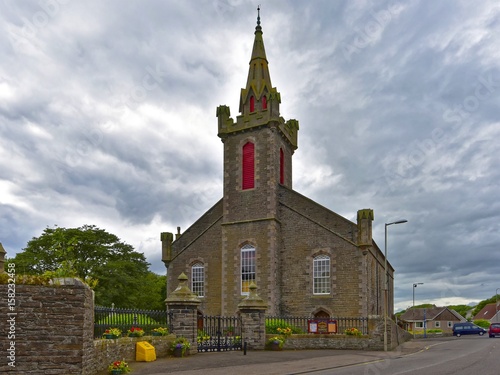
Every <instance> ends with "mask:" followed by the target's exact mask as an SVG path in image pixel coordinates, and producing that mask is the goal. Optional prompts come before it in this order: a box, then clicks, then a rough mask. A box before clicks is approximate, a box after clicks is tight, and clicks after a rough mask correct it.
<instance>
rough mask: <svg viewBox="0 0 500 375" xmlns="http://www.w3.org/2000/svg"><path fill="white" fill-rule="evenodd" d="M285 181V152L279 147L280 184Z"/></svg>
mask: <svg viewBox="0 0 500 375" xmlns="http://www.w3.org/2000/svg"><path fill="white" fill-rule="evenodd" d="M284 183H285V154H284V153H283V149H282V148H280V184H281V185H283V184H284Z"/></svg>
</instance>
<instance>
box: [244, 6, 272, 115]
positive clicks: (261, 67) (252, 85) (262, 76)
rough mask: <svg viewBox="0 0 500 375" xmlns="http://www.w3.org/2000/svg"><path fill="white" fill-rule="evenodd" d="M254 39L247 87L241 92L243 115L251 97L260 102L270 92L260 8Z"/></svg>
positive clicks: (269, 77) (270, 86)
mask: <svg viewBox="0 0 500 375" xmlns="http://www.w3.org/2000/svg"><path fill="white" fill-rule="evenodd" d="M254 34H255V38H254V42H253V49H252V57H251V58H250V69H249V71H248V79H247V85H246V87H245V88H244V89H242V90H241V98H240V112H241V113H243V112H244V109H245V107H248V105H246V104H248V103H247V102H248V101H249V100H250V97H251V96H253V97H254V100H256V101H259V102H260V101H261V100H262V97H263V96H265V95H268V94H269V93H270V92H271V91H272V87H273V86H272V84H271V76H270V75H269V68H268V61H267V57H266V50H265V48H264V40H263V39H262V27H261V26H260V6H259V7H258V8H257V26H256V27H255V33H254Z"/></svg>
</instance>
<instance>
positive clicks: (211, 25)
mask: <svg viewBox="0 0 500 375" xmlns="http://www.w3.org/2000/svg"><path fill="white" fill-rule="evenodd" d="M260 3H261V7H262V10H261V21H262V27H263V31H264V42H265V46H266V52H267V57H268V60H269V63H270V72H271V78H272V83H273V85H274V86H276V87H277V89H278V91H280V93H281V98H282V104H281V114H282V116H283V117H285V118H286V119H289V118H295V119H297V120H299V122H300V131H299V148H298V150H297V151H296V153H295V155H294V171H293V173H294V176H293V180H294V189H295V190H297V191H298V192H300V193H302V194H304V195H306V196H308V197H310V198H312V199H313V200H315V201H317V202H319V203H321V204H322V205H324V206H326V207H328V208H330V209H331V210H333V211H335V212H338V213H340V214H341V215H343V216H345V217H347V218H348V219H351V220H353V221H355V220H356V211H357V210H358V209H361V208H372V209H374V211H375V221H374V239H375V241H376V242H377V243H378V245H379V246H380V248H381V249H383V248H384V227H385V225H384V224H385V223H389V222H393V221H395V220H400V219H406V220H408V223H406V224H402V225H392V226H389V227H388V234H389V236H388V238H389V240H388V252H389V261H390V262H391V263H392V265H393V266H394V268H395V269H396V279H395V287H396V292H395V306H396V309H402V308H406V307H408V306H410V305H411V304H412V291H413V290H412V284H413V283H414V282H423V283H424V285H421V286H419V287H418V288H417V289H416V290H415V292H416V303H417V304H418V303H424V302H427V303H436V304H439V305H444V304H456V303H470V302H478V301H480V300H482V299H485V298H489V297H491V296H493V295H494V294H495V290H496V288H499V287H500V252H499V244H500V230H499V229H500V227H499V223H500V202H499V199H498V196H499V193H498V192H499V187H500V186H499V185H500V173H499V168H498V166H499V165H500V156H499V154H500V153H499V151H500V146H499V145H498V139H499V138H500V117H499V114H500V100H499V99H500V48H499V46H500V4H499V3H498V1H496V0H491V1H486V0H485V1H481V2H471V1H468V0H463V1H458V0H448V1H447V0H442V1H432V2H431V1H424V0H421V1H402V0H401V1H389V2H385V1H362V0H360V1H329V0H323V1H320V0H317V1H298V0H297V1H268V0H261V2H260ZM257 5H258V2H247V1H243V0H207V1H201V0H200V1H194V0H190V1H173V0H172V1H171V0H163V1H147V2H146V1H118V0H116V1H106V2H102V1H85V2H76V1H74V2H73V1H68V0H41V1H9V0H2V1H0V31H1V35H2V37H1V38H0V242H2V244H3V245H4V247H5V249H6V250H7V252H8V255H9V256H11V257H12V256H14V255H15V253H17V252H19V251H21V250H22V249H23V248H24V247H25V246H26V243H27V242H28V241H29V240H30V239H31V238H32V237H34V236H39V235H40V234H41V233H42V231H43V229H44V228H46V227H47V226H50V227H52V226H54V225H55V224H57V225H58V226H62V227H77V226H81V225H84V224H95V225H97V226H98V227H100V228H103V229H105V230H107V231H109V232H111V233H114V234H116V235H117V236H118V237H120V238H121V239H122V240H123V241H125V242H127V243H129V244H131V245H133V246H134V247H135V249H136V250H137V251H141V252H144V253H145V254H146V256H147V258H148V261H149V262H150V263H151V268H152V270H153V271H155V272H158V273H164V272H165V269H164V266H163V263H162V262H161V261H160V258H161V251H160V246H161V244H160V241H159V237H160V232H163V231H170V232H175V231H176V227H177V226H180V227H181V228H182V230H184V229H186V228H187V227H188V226H189V225H191V224H192V223H193V222H194V221H195V220H196V219H197V218H198V217H199V216H200V215H201V214H202V213H204V212H205V210H207V209H208V208H209V207H211V206H212V205H213V204H214V203H215V202H217V201H218V200H219V199H220V198H221V196H222V143H221V142H220V139H219V138H218V137H217V119H216V117H215V108H216V107H217V106H218V105H220V104H227V105H229V106H230V107H231V110H232V113H231V115H232V116H233V117H234V116H236V115H237V114H238V113H237V110H238V104H239V92H240V89H241V88H242V87H243V86H244V85H245V83H246V76H247V72H248V62H249V59H250V53H251V48H252V43H253V32H254V28H255V23H256V16H257V12H256V8H257Z"/></svg>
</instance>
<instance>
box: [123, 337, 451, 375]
mask: <svg viewBox="0 0 500 375" xmlns="http://www.w3.org/2000/svg"><path fill="white" fill-rule="evenodd" d="M443 341H445V339H414V340H411V341H408V342H405V343H404V344H402V345H400V346H398V347H397V348H396V349H394V350H392V351H388V352H383V351H382V352H380V351H366V350H334V349H316V350H283V351H267V350H257V351H250V350H249V351H247V353H246V355H245V354H244V352H243V351H230V352H215V353H197V354H195V355H189V356H186V357H184V358H174V357H166V358H158V359H157V360H156V361H153V362H134V361H131V362H129V365H130V368H131V369H132V373H133V374H134V375H166V374H179V375H230V374H245V375H253V374H266V375H298V374H307V373H309V372H311V371H317V370H327V369H334V368H339V367H347V366H354V365H359V364H368V363H376V362H380V361H383V360H385V359H388V358H399V357H401V356H407V355H413V354H415V353H418V352H421V351H424V350H428V349H429V348H431V347H432V346H434V345H438V344H440V343H442V342H443Z"/></svg>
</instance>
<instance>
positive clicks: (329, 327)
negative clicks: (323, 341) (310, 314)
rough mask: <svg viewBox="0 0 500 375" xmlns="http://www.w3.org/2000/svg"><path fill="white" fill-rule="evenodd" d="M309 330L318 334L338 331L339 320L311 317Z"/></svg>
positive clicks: (308, 325)
mask: <svg viewBox="0 0 500 375" xmlns="http://www.w3.org/2000/svg"><path fill="white" fill-rule="evenodd" d="M307 331H308V332H309V333H317V334H329V333H337V321H336V320H330V319H310V320H308V321H307Z"/></svg>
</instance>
